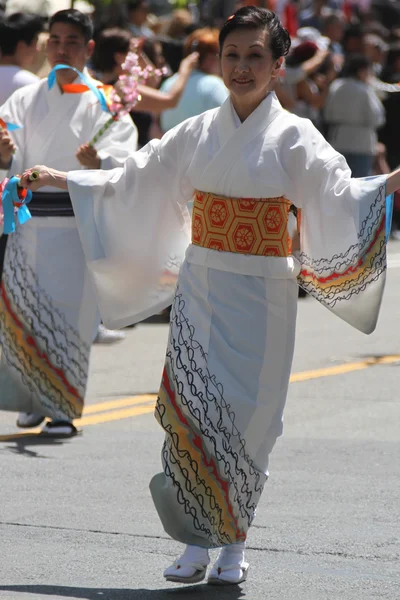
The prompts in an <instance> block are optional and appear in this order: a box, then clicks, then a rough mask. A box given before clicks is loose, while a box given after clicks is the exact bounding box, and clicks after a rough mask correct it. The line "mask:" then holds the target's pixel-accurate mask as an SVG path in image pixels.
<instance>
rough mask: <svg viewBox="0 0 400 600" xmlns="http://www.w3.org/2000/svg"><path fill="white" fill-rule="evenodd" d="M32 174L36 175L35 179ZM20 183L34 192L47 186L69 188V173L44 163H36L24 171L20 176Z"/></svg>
mask: <svg viewBox="0 0 400 600" xmlns="http://www.w3.org/2000/svg"><path fill="white" fill-rule="evenodd" d="M32 176H35V178H34V179H33V178H32ZM20 185H21V186H22V187H24V188H27V189H28V190H31V191H32V192H36V191H37V190H39V189H40V188H42V187H45V186H51V187H56V188H59V189H61V190H67V189H68V188H67V173H64V172H63V171H57V170H56V169H50V168H49V167H45V166H44V165H36V166H34V167H32V168H31V169H26V170H25V171H24V172H23V174H22V175H21V177H20Z"/></svg>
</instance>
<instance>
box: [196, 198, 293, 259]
mask: <svg viewBox="0 0 400 600" xmlns="http://www.w3.org/2000/svg"><path fill="white" fill-rule="evenodd" d="M298 213H300V211H298V210H297V208H296V207H295V206H294V205H293V204H292V202H291V201H290V200H288V199H287V198H283V197H279V198H226V197H224V196H217V195H215V194H211V193H207V192H200V191H196V192H195V194H194V204H193V213H192V244H195V245H197V246H202V247H203V248H209V249H210V250H220V251H225V252H236V253H240V254H252V255H257V256H280V257H287V256H291V254H292V249H293V239H292V236H293V238H294V233H295V232H296V226H294V227H293V229H294V232H292V236H291V234H290V232H289V229H290V227H288V225H289V218H290V215H293V217H294V220H295V221H296V219H297V221H298V220H299V216H300V215H299V214H298ZM297 229H299V223H298V222H297Z"/></svg>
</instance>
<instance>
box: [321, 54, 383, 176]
mask: <svg viewBox="0 0 400 600" xmlns="http://www.w3.org/2000/svg"><path fill="white" fill-rule="evenodd" d="M371 74H372V63H371V61H370V60H369V59H368V58H367V57H365V56H363V55H353V56H350V57H349V58H348V60H347V61H346V63H345V66H344V69H343V72H342V74H341V77H340V78H339V79H337V80H336V81H334V82H333V83H332V85H331V88H330V90H329V95H328V99H327V102H326V106H325V111H324V117H325V121H326V123H327V125H328V134H327V139H328V141H329V143H330V144H331V145H332V146H333V147H334V148H335V149H336V150H337V151H338V152H340V153H341V154H343V155H344V157H345V158H346V160H347V163H348V165H349V167H350V169H351V171H352V174H353V177H367V176H368V175H371V174H372V166H373V162H374V157H375V155H376V153H377V142H378V139H377V129H378V128H379V127H381V126H382V125H383V124H384V122H385V110H384V108H383V105H382V103H381V102H380V100H379V99H378V97H377V95H376V94H375V92H374V90H373V88H372V87H371V85H370V84H369V79H370V77H371Z"/></svg>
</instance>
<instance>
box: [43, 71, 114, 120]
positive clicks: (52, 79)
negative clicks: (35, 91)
mask: <svg viewBox="0 0 400 600" xmlns="http://www.w3.org/2000/svg"><path fill="white" fill-rule="evenodd" d="M61 69H72V71H75V73H77V75H79V77H80V79H81V81H82V82H83V83H84V84H85V85H86V86H87V87H88V88H89V90H90V91H91V92H93V94H94V95H95V96H96V98H97V100H98V101H99V104H100V106H101V108H102V109H103V110H104V111H105V112H108V113H109V112H110V110H109V108H108V106H107V100H106V97H105V95H104V92H103V90H101V89H99V88H98V87H96V86H95V85H94V83H93V81H92V80H91V79H89V77H87V76H86V75H84V74H83V73H81V72H80V71H78V69H75V67H70V66H69V65H56V66H55V67H53V68H52V70H51V71H50V73H49V76H48V78H47V84H48V87H49V90H51V88H52V87H53V86H54V84H55V82H56V72H57V71H60V70H61Z"/></svg>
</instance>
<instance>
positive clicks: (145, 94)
mask: <svg viewBox="0 0 400 600" xmlns="http://www.w3.org/2000/svg"><path fill="white" fill-rule="evenodd" d="M149 42H150V40H147V43H144V44H142V46H141V50H142V49H143V48H144V47H146V48H147V49H148V50H149V49H150V48H151V49H152V53H153V59H154V60H157V61H158V65H155V66H160V64H161V61H162V59H161V57H160V54H159V48H158V49H157V44H150V43H149ZM131 47H132V36H131V34H130V33H129V32H128V31H126V30H124V29H119V28H117V27H114V28H111V29H104V30H103V31H102V32H100V34H99V35H98V36H97V38H96V46H95V51H94V53H93V57H92V67H93V69H94V70H95V73H96V77H98V78H99V79H100V81H102V82H103V83H106V84H109V85H115V84H116V83H117V81H118V77H119V76H120V75H121V73H122V64H123V63H124V62H125V59H126V55H127V54H128V52H129V50H130V49H131ZM142 61H143V66H144V63H146V62H147V63H148V62H149V58H148V57H146V56H145V55H143V54H142ZM197 61H198V54H197V53H189V55H188V56H187V57H186V58H185V60H183V61H182V63H181V65H180V68H179V71H178V73H177V74H176V76H175V80H174V84H173V85H172V86H171V87H170V88H169V89H168V90H167V91H165V92H164V91H160V90H157V89H154V88H152V87H150V86H149V85H140V86H139V88H138V89H139V92H140V95H141V100H140V102H139V103H138V104H137V105H136V107H135V109H134V110H133V111H132V112H131V117H132V119H133V121H134V122H135V124H136V125H137V127H138V133H139V147H141V146H144V145H145V144H146V143H147V142H148V141H149V137H150V128H151V125H152V115H151V114H150V113H154V114H159V113H161V112H162V111H163V110H166V109H169V108H174V107H175V106H177V105H178V102H179V100H180V98H181V96H182V94H183V92H184V89H185V86H186V85H187V82H188V80H189V77H190V74H191V72H192V70H193V68H194V67H195V66H196V64H197ZM145 115H146V116H145Z"/></svg>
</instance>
